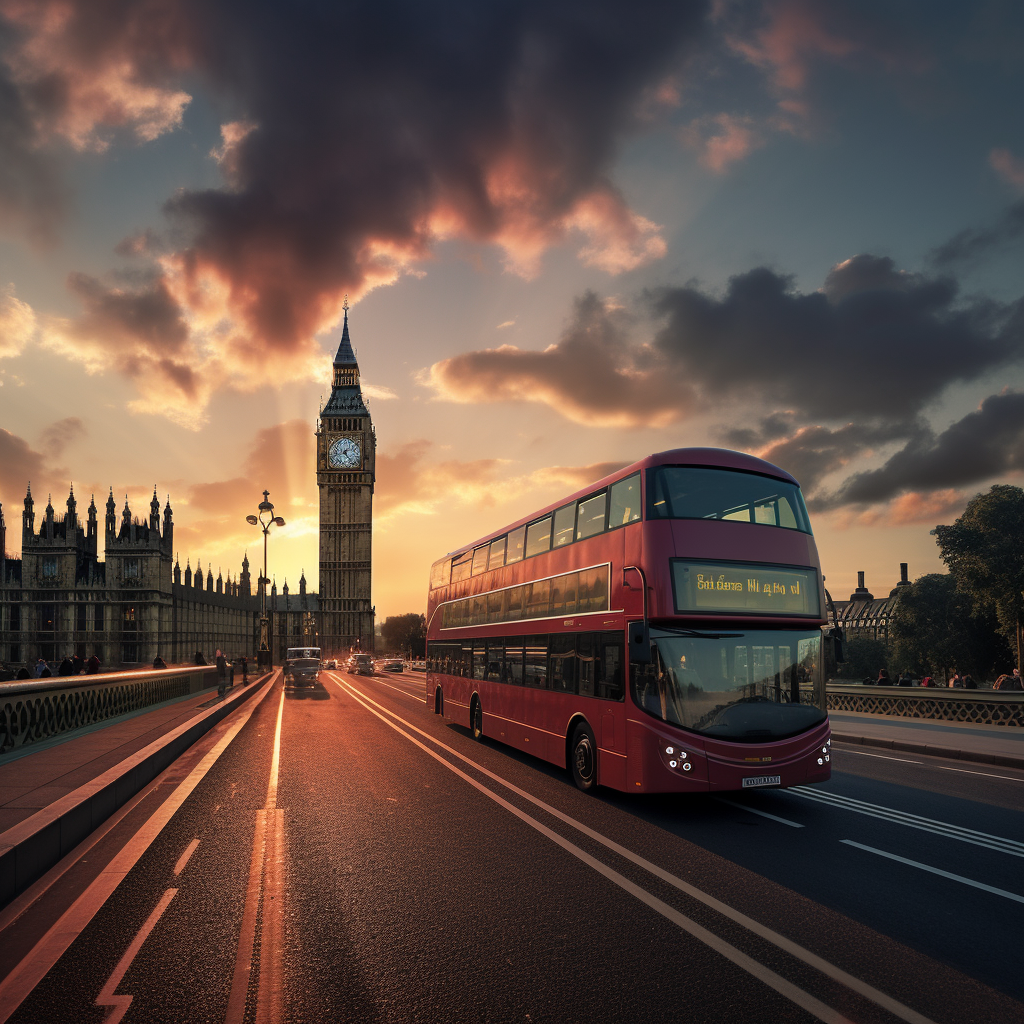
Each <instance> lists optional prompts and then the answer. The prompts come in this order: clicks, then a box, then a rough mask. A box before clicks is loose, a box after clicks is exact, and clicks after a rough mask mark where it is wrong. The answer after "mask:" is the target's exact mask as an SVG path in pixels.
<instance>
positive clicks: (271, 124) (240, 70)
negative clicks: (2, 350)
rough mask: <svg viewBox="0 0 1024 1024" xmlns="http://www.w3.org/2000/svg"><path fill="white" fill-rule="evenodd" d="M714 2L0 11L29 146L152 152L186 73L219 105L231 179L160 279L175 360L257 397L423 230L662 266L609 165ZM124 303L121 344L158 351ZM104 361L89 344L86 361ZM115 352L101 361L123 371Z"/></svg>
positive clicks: (188, 195)
mask: <svg viewBox="0 0 1024 1024" xmlns="http://www.w3.org/2000/svg"><path fill="white" fill-rule="evenodd" d="M709 6H710V5H709V3H708V2H707V0H689V2H685V0H639V2H637V3H633V4H630V5H629V6H628V8H627V7H623V5H622V4H621V3H617V2H616V0H556V2H551V0H504V2H495V3H488V4H480V3H477V2H471V0H449V2H446V3H436V2H435V3H423V2H418V0H417V2H413V0H391V2H382V3H376V4H365V3H359V4H357V3H351V2H349V3H336V2H335V3H330V2H326V0H325V2H319V3H316V2H308V3H301V4H281V3H279V2H276V0H275V2H271V0H263V2H256V3H253V2H251V0H247V2H245V3H242V2H241V0H218V2H209V0H202V2H200V0H132V2H129V0H88V2H87V0H39V2H37V3H34V4H23V3H18V2H16V0H0V18H3V17H6V19H7V23H8V27H9V28H10V29H11V30H12V31H16V32H17V37H16V38H15V37H14V36H12V37H11V39H9V40H8V45H7V47H6V48H5V54H6V60H7V64H8V66H9V68H11V69H13V70H12V75H13V76H14V77H13V78H12V79H11V82H12V83H13V86H14V87H15V91H16V93H17V96H18V98H20V101H21V109H22V110H30V111H31V116H30V117H29V121H28V124H27V127H26V131H30V132H34V141H35V142H36V143H40V142H41V141H46V140H53V139H57V140H62V141H64V142H66V143H69V144H70V145H72V146H73V147H76V148H79V149H90V148H91V149H102V148H103V147H104V146H106V145H108V144H109V143H110V141H111V140H112V139H114V138H116V137H117V132H118V131H120V132H122V133H124V132H131V133H134V135H135V137H136V138H138V139H142V140H145V139H150V138H155V137H157V136H158V135H160V134H162V133H164V132H166V131H169V130H172V129H173V128H174V127H175V126H176V125H178V124H179V123H180V121H181V115H182V111H183V109H184V108H185V107H186V106H187V103H188V101H189V99H190V97H189V96H188V95H187V94H186V93H184V92H182V91H181V90H180V88H179V87H178V86H179V85H180V81H181V80H184V75H185V73H188V74H189V75H190V76H191V77H190V78H189V79H188V81H190V82H196V81H201V82H203V83H204V84H205V85H206V86H207V87H209V88H210V89H211V90H212V92H213V94H214V96H215V98H216V100H217V102H220V103H221V104H222V105H223V109H226V110H229V111H230V112H231V113H230V118H231V119H230V120H228V121H227V122H226V123H225V124H223V125H222V144H221V146H220V147H219V148H218V149H217V150H216V151H215V154H214V155H215V157H216V159H217V160H218V161H219V164H220V167H221V169H222V172H223V174H224V176H225V179H226V186H225V187H224V188H220V189H201V190H188V189H185V190H182V191H180V192H178V193H176V194H175V195H174V196H173V197H172V198H170V199H169V201H168V202H167V204H166V212H167V215H168V217H169V219H170V221H171V227H172V231H171V232H170V233H169V235H168V237H173V238H177V239H178V240H179V243H178V248H177V249H176V251H173V252H167V251H165V252H164V253H163V254H162V259H161V263H160V267H161V273H162V275H163V277H164V292H165V294H166V295H167V296H168V297H169V298H170V299H171V301H172V302H173V303H174V304H176V306H177V312H179V313H181V314H182V315H183V316H184V317H185V319H186V320H187V321H188V322H189V324H190V332H189V337H190V340H193V341H195V342H196V343H195V344H194V345H192V346H191V347H189V348H188V350H187V351H186V352H185V353H184V354H183V356H182V358H181V359H176V363H178V364H180V363H181V362H182V361H187V362H188V363H189V364H190V365H192V366H193V368H197V367H200V366H202V365H203V362H204V359H207V358H209V357H210V354H211V352H212V353H213V354H214V356H215V357H219V358H220V359H221V362H222V363H223V364H225V365H228V366H230V367H231V368H232V372H233V373H235V374H236V375H239V376H241V377H243V378H245V379H244V383H245V384H247V385H249V386H256V385H258V384H259V383H262V382H264V381H265V380H266V379H269V378H273V379H281V378H282V376H287V375H288V374H289V373H290V374H291V375H292V376H295V375H298V376H303V375H305V374H306V372H307V368H306V366H305V365H304V360H307V359H309V358H310V357H312V356H314V355H317V354H318V350H317V347H316V345H315V342H314V340H313V339H314V335H315V334H316V333H317V332H318V331H320V330H323V329H324V328H325V327H327V326H329V325H330V324H332V323H334V322H336V320H337V318H338V315H339V313H340V309H341V301H342V298H343V296H344V294H345V293H346V292H352V293H353V294H354V295H356V296H358V295H360V294H362V293H364V292H365V291H366V290H368V289H370V288H372V287H375V286H377V285H380V284H384V283H389V282H391V281H393V280H394V279H395V278H396V277H397V276H398V275H399V274H400V273H402V272H403V271H404V270H405V269H406V268H408V267H409V266H410V264H411V263H414V262H415V261H417V260H420V259H422V258H424V257H426V256H427V255H429V253H430V250H431V248H432V246H433V245H434V244H435V243H436V242H437V241H438V240H439V239H443V238H446V237H460V238H468V239H471V240H475V241H480V242H487V243H495V244H497V245H499V246H500V247H502V248H503V249H504V251H505V253H506V254H507V257H508V260H509V262H510V264H511V265H513V266H514V267H516V268H517V269H519V270H521V271H523V272H524V273H525V272H533V271H535V269H536V265H537V260H538V258H539V256H540V255H541V253H542V252H543V251H544V249H545V248H547V247H548V246H550V245H553V244H558V243H560V242H563V241H565V239H566V238H567V237H568V236H569V235H570V234H572V233H573V232H575V233H577V234H578V235H580V237H581V238H582V239H583V248H582V249H581V252H580V256H581V258H582V259H583V260H584V261H585V262H588V263H590V264H592V265H595V266H599V267H602V268H604V269H606V270H609V271H611V272H617V271H621V270H626V269H630V268H631V267H634V266H637V265H639V264H641V263H644V262H647V261H648V260H650V259H653V258H657V257H659V256H661V255H662V254H663V253H664V251H665V243H664V241H663V240H662V239H661V237H660V235H659V234H658V229H657V226H656V225H654V224H652V223H650V222H649V221H647V220H645V219H644V218H643V217H642V216H639V215H638V214H635V213H633V211H631V210H630V209H629V207H628V205H627V204H626V202H625V200H624V198H623V197H622V195H621V194H620V192H619V191H618V189H617V188H616V186H615V184H614V183H613V182H612V181H611V180H610V178H609V173H610V170H611V167H612V164H613V161H614V158H615V156H616V154H617V149H618V146H619V143H620V141H621V140H622V138H623V135H624V133H626V132H627V131H628V130H629V129H630V128H631V127H632V126H635V125H638V124H639V123H640V122H639V114H638V108H639V104H640V99H641V97H642V95H643V94H644V92H645V90H646V89H648V88H649V87H650V86H651V85H652V84H654V83H656V82H657V81H659V80H660V78H662V77H663V76H664V74H665V73H666V71H667V69H669V68H677V67H678V66H679V64H680V61H681V59H682V58H683V55H684V54H685V52H686V51H687V44H691V43H692V42H693V41H694V40H695V39H696V38H697V37H698V36H699V35H700V33H701V31H702V28H703V24H704V21H705V16H706V13H707V10H708V8H709ZM122 251H135V250H134V243H131V244H129V246H128V248H127V250H126V249H125V248H124V247H122ZM144 255H147V256H150V257H152V256H154V255H156V254H154V253H152V251H150V250H146V251H145V253H144ZM147 297H151V296H140V298H147ZM120 304H121V307H122V308H121V312H123V313H127V314H128V315H127V316H126V317H124V318H122V319H121V321H120V325H119V327H118V330H117V331H116V332H115V334H120V333H122V326H123V328H124V330H126V331H131V332H134V333H135V335H136V337H137V338H138V341H139V344H140V345H141V346H142V347H144V348H147V349H150V348H156V349H162V348H164V347H165V345H166V342H167V340H168V335H167V334H166V333H161V332H160V331H159V330H157V332H156V333H147V331H148V330H150V327H151V322H150V321H149V320H148V319H147V318H145V317H142V318H141V319H137V318H134V316H133V315H132V314H131V312H130V311H129V310H127V309H126V308H125V307H126V306H127V305H128V297H126V296H121V302H120ZM174 312H175V311H173V310H171V311H169V313H168V316H167V318H166V319H167V321H168V322H169V323H170V324H172V326H173V325H174V324H175V323H176V321H177V317H176V316H175V315H174ZM86 319H87V320H88V314H87V318H86ZM92 322H93V324H94V325H95V326H98V323H97V321H96V320H95V317H93V321H92ZM197 330H198V331H200V332H205V333H204V334H203V337H202V339H201V343H200V341H199V339H197V338H196V337H195V334H194V332H195V331H197ZM71 333H75V332H74V330H72V331H71ZM79 333H80V332H79ZM107 347H108V344H107V340H106V338H105V336H104V335H102V333H100V332H98V331H94V332H93V338H92V344H91V347H90V359H92V360H93V362H96V361H98V360H99V359H100V358H101V357H102V355H103V353H104V351H105V350H106V349H107ZM122 347H123V346H122V345H121V344H120V342H118V341H117V340H116V339H115V340H114V341H112V342H110V345H109V348H110V349H111V351H110V354H109V355H110V357H109V359H108V363H109V364H113V365H115V366H119V367H120V368H122V369H125V368H126V367H128V365H129V364H128V363H126V362H125V361H124V360H123V358H122V354H121V351H120V349H121V348H122ZM69 354H72V353H69ZM164 354H165V353H163V352H160V353H157V355H159V356H163V355H164ZM153 355H154V354H153V353H150V356H151V358H150V359H149V360H148V362H147V360H146V359H145V358H142V360H141V361H142V363H144V364H146V365H149V366H156V365H157V364H156V362H155V361H154V359H153V358H152V357H153ZM154 373H156V371H155V370H154ZM246 375H247V376H246Z"/></svg>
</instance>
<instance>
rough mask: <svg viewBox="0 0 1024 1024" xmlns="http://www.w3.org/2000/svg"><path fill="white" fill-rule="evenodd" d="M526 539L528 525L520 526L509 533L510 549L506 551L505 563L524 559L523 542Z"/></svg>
mask: <svg viewBox="0 0 1024 1024" xmlns="http://www.w3.org/2000/svg"><path fill="white" fill-rule="evenodd" d="M525 541H526V527H525V526H520V527H519V529H518V530H513V531H512V532H511V533H510V534H509V535H508V549H507V551H506V553H505V564H506V565H511V564H512V563H513V562H521V561H522V559H523V544H524V543H525Z"/></svg>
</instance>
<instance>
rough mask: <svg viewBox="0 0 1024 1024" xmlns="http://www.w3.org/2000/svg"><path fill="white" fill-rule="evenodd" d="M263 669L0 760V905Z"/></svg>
mask: <svg viewBox="0 0 1024 1024" xmlns="http://www.w3.org/2000/svg"><path fill="white" fill-rule="evenodd" d="M268 678H269V675H266V674H265V675H261V676H251V677H250V682H249V684H248V686H244V687H243V686H242V685H241V684H236V685H235V686H234V687H233V688H231V689H229V690H228V692H227V694H226V696H225V698H224V700H223V701H221V700H218V698H217V688H216V687H215V686H214V687H211V688H209V689H206V690H203V691H201V692H200V693H196V694H191V695H190V696H188V697H185V698H178V699H176V700H172V701H167V702H166V703H165V704H161V705H158V706H157V707H155V708H153V709H151V710H146V711H142V712H137V713H134V714H131V715H126V716H124V717H120V718H115V719H113V720H112V721H111V722H109V723H105V724H102V725H98V726H91V727H89V728H87V729H83V730H80V731H78V732H76V733H73V734H71V735H69V736H68V737H67V738H66V739H61V740H59V741H47V742H46V743H44V744H42V745H41V747H40V749H37V750H31V749H29V750H27V751H26V752H25V753H24V754H21V755H19V756H15V757H13V758H11V757H10V755H8V758H6V759H4V760H3V762H0V906H2V905H4V904H5V903H7V902H8V901H9V900H10V899H12V898H13V896H15V895H17V893H18V892H21V891H22V890H23V889H24V888H26V887H27V886H28V885H30V884H31V883H32V881H34V880H35V879H36V878H38V877H40V876H41V875H42V874H44V873H45V872H46V871H47V870H49V868H50V867H52V866H53V865H54V864H56V863H57V861H58V860H60V858H61V857H62V856H64V854H65V853H67V852H68V851H69V850H70V849H72V848H73V847H74V846H76V845H77V844H78V843H79V842H81V840H82V839H84V838H85V837H86V836H87V835H88V834H89V833H90V832H91V831H92V830H93V829H95V828H96V827H98V825H100V824H101V823H102V821H103V820H105V819H106V818H107V817H109V816H110V815H111V814H112V813H113V812H114V811H115V810H117V808H118V807H120V806H121V805H123V804H124V803H125V802H127V801H128V800H130V799H131V797H133V796H134V795H135V794H136V793H137V792H139V791H140V790H141V789H142V788H143V787H145V786H146V785H148V783H149V782H150V781H152V779H154V778H155V777H156V776H157V775H158V774H159V773H160V772H161V771H163V770H164V768H166V767H167V766H168V765H169V764H170V763H171V762H172V761H174V760H175V759H176V758H177V757H179V756H180V755H181V754H182V753H183V752H184V751H185V750H186V749H188V747H189V746H191V745H192V744H193V743H194V742H195V741H196V740H197V739H199V737H200V736H202V735H203V734H204V733H206V732H207V731H208V730H209V729H211V728H212V727H213V726H214V725H216V724H217V722H219V721H220V720H221V719H223V718H224V717H225V716H226V715H227V714H228V713H230V712H231V711H233V710H234V709H235V708H236V707H238V706H239V705H240V704H241V703H243V702H244V701H245V700H247V699H248V698H249V697H250V696H252V694H253V693H255V692H256V690H257V689H258V688H259V686H260V685H261V684H262V683H264V682H266V680H267V679H268Z"/></svg>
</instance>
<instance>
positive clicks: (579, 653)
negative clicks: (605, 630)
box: [576, 633, 600, 697]
mask: <svg viewBox="0 0 1024 1024" xmlns="http://www.w3.org/2000/svg"><path fill="white" fill-rule="evenodd" d="M599 636H600V634H599V633H580V634H579V635H578V636H577V637H576V661H577V671H578V674H579V687H578V688H577V692H578V693H579V695H580V696H581V697H593V696H594V694H595V692H596V691H595V686H596V682H597V656H596V649H597V643H596V640H597V639H598V637H599Z"/></svg>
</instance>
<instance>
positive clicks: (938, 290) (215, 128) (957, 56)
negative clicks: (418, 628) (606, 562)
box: [0, 0, 1024, 620]
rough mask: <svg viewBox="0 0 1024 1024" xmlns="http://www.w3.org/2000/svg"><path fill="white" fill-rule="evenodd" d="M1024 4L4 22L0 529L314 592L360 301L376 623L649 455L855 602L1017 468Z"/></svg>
mask: <svg viewBox="0 0 1024 1024" xmlns="http://www.w3.org/2000/svg"><path fill="white" fill-rule="evenodd" d="M1022 95H1024V5H1022V4H1020V3H1017V2H1013V0H1006V2H984V0H979V2H975V3H970V4H965V3H956V4H954V3H936V2H934V0H928V2H925V0H921V2H916V3H915V2H909V0H908V2H905V3H901V4H891V3H881V2H877V3H876V2H867V0H855V2H854V0H851V2H838V0H836V2H829V3H826V4H822V3H815V2H811V0H806V2H805V0H768V2H764V3H739V2H736V3H734V2H730V0H716V2H709V3H686V2H684V0H664V2H659V0H630V2H628V3H627V2H625V0H619V2H602V0H579V2H560V0H544V2H499V0H492V2H488V3H480V2H478V0H477V2H458V0H452V2H448V3H429V2H425V0H418V2H387V0H374V2H372V3H362V4H355V3H345V2H323V3H317V2H302V0H299V2H295V3H288V4H286V3H281V2H280V0H278V2H276V3H260V2H255V0H247V2H245V3H240V2H235V0H202V2H199V0H136V2H129V0H0V502H2V503H3V511H4V514H5V517H6V521H7V526H8V543H7V547H8V551H9V552H10V553H12V554H18V553H19V540H20V511H21V503H22V499H23V498H24V495H25V487H26V483H27V482H28V481H29V480H31V482H32V490H33V494H34V496H35V497H36V501H37V505H36V510H37V516H38V514H39V511H40V510H41V508H42V506H43V505H44V504H45V501H46V496H47V494H48V493H51V492H52V495H53V503H54V506H55V508H56V509H57V511H58V513H61V512H63V510H64V502H65V501H66V499H67V494H68V487H69V485H70V483H71V482H72V481H73V482H74V488H75V494H76V496H77V498H78V500H79V509H80V510H82V509H83V508H84V507H85V505H87V504H88V500H89V495H90V494H93V493H95V495H96V501H97V505H100V506H102V503H103V502H104V501H105V500H106V497H107V493H108V488H110V487H113V492H114V496H115V498H116V499H117V501H118V510H119V511H120V509H121V507H122V506H123V503H124V499H125V494H126V493H127V495H128V497H129V500H130V503H131V507H132V509H133V511H135V512H137V513H138V514H140V515H142V514H146V513H147V512H148V502H149V499H150V497H151V495H152V491H153V486H154V484H155V485H156V487H157V491H158V493H159V495H160V498H161V501H162V500H163V499H164V497H165V496H166V495H168V494H169V495H170V500H171V505H172V507H173V510H174V520H175V524H176V527H175V542H176V547H177V550H178V554H179V557H180V561H181V565H182V568H184V566H185V564H186V560H188V561H189V562H190V564H191V566H192V567H193V569H194V568H195V567H196V564H197V562H198V563H201V564H202V566H203V568H204V570H205V569H206V567H207V566H209V565H212V567H213V571H214V574H215V575H216V573H217V572H218V570H219V571H221V572H223V573H224V574H225V575H227V574H229V573H230V574H232V575H235V574H236V573H237V572H238V569H239V564H240V562H241V558H242V554H243V552H244V551H245V550H246V549H247V548H248V551H249V554H250V557H251V558H252V559H253V561H254V563H255V561H256V557H255V556H256V553H257V552H259V555H260V557H262V552H261V551H260V547H261V545H260V543H259V539H260V538H259V535H258V531H257V530H254V529H253V528H252V527H250V526H248V525H247V524H246V522H245V516H246V514H247V513H249V512H251V511H255V507H256V505H257V504H258V502H259V501H260V499H261V492H262V491H263V489H264V488H268V489H269V490H270V494H271V500H272V501H274V502H275V504H276V506H277V511H278V512H279V513H280V514H281V515H283V516H284V517H285V519H286V520H287V525H286V527H284V528H283V529H281V530H280V531H279V532H277V533H276V535H274V536H273V537H272V541H271V558H270V572H271V574H272V575H273V576H274V577H275V578H276V580H277V584H278V586H279V587H280V586H281V585H282V584H283V583H284V581H285V579H287V581H288V583H289V585H290V586H291V587H292V588H293V589H297V585H298V578H299V575H300V573H301V572H302V570H303V569H304V570H305V573H306V577H307V580H308V583H309V587H310V589H315V588H316V586H317V578H316V577H317V500H318V499H317V489H316V479H315V472H314V464H313V452H314V437H313V431H314V427H315V421H316V415H317V411H318V409H319V403H320V399H321V396H322V397H323V398H324V400H326V397H327V395H328V394H329V390H330V383H329V381H330V363H331V358H332V356H333V354H334V351H335V349H336V348H337V342H338V337H339V334H340V320H341V313H342V302H343V299H344V297H345V295H346V294H348V296H349V298H350V301H351V304H352V308H351V312H350V328H351V335H352V340H353V343H354V346H355V348H356V351H357V356H358V359H359V363H360V368H361V371H362V377H363V384H364V392H365V394H366V395H367V396H368V398H369V406H370V411H371V413H372V415H373V419H374V423H375V425H376V429H377V451H378V474H377V487H376V493H375V499H374V511H375V517H374V579H373V598H374V602H375V604H376V610H377V616H378V620H380V619H381V618H383V617H386V616H388V615H393V614H400V613H403V612H408V611H422V610H423V609H424V608H425V603H426V600H425V598H426V594H425V591H426V585H427V576H428V570H429V566H430V563H431V562H432V561H433V560H435V559H436V558H438V557H440V556H441V555H442V554H444V553H445V552H446V551H449V550H451V549H452V548H455V547H457V546H459V545H461V544H464V543H466V542H468V541H470V540H473V539H475V538H476V537H478V536H480V535H482V534H484V533H486V532H488V531H490V530H492V529H497V528H499V527H501V526H502V525H504V524H505V523H507V522H510V521H512V520H514V519H515V518H517V517H519V516H522V515H525V514H527V513H528V512H529V511H530V510H531V509H533V508H536V507H540V506H542V505H544V504H546V503H548V502H551V501H554V500H557V499H558V497H559V496H560V495H561V494H563V493H568V492H569V491H572V490H575V489H577V488H578V487H581V486H583V485H585V484H586V482H588V481H589V480H591V479H595V478H597V477H599V476H601V475H603V474H604V473H606V472H608V471H609V470H610V469H613V468H616V467H617V466H619V465H624V464H627V463H629V462H632V461H635V460H637V459H639V458H642V457H643V456H644V455H647V454H649V453H651V452H656V451H662V450H664V449H668V448H677V447H685V446H689V445H720V446H725V447H733V448H739V449H742V450H744V451H750V452H753V453H755V454H758V455H760V456H762V457H764V458H766V459H768V460H769V461H771V462H774V463H776V464H777V465H779V466H782V467H783V468H785V469H787V470H789V471H790V472H791V473H793V474H794V475H795V476H796V477H797V479H798V480H800V481H801V483H802V485H803V487H804V490H805V493H806V494H807V496H808V504H809V507H810V510H811V513H812V522H813V525H814V530H815V534H816V537H817V541H818V546H819V549H820V552H821V556H822V564H823V568H824V571H825V574H826V577H827V584H826V585H827V586H828V588H829V590H830V591H831V593H832V595H833V596H834V597H836V598H837V599H838V598H845V597H847V596H849V593H850V591H851V590H852V589H853V588H854V586H855V585H856V573H857V570H858V569H863V570H866V572H867V583H868V586H869V588H870V589H872V591H873V592H874V593H875V594H876V596H877V595H880V594H882V593H887V592H888V590H889V589H890V588H891V587H892V586H893V585H894V584H895V582H896V579H897V578H898V564H899V562H901V561H906V562H909V563H910V572H911V578H914V577H916V576H919V575H921V574H923V573H926V572H933V571H938V570H939V569H940V568H941V565H940V562H939V560H938V557H937V552H936V547H935V542H934V538H933V537H931V536H930V535H929V531H930V530H932V529H933V528H934V527H935V525H936V524H939V523H948V522H950V521H951V520H952V519H953V518H955V517H956V515H958V514H959V512H960V511H961V510H962V508H963V506H964V504H965V502H966V500H967V499H968V498H969V497H970V496H971V495H973V494H975V493H977V492H978V491H980V490H985V489H987V488H988V487H989V486H990V485H991V484H992V483H994V482H1009V483H1016V484H1021V483H1024V375H1022V364H1024V299H1022V295H1024V273H1022V269H1024V245H1022V241H1024V103H1022Z"/></svg>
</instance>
